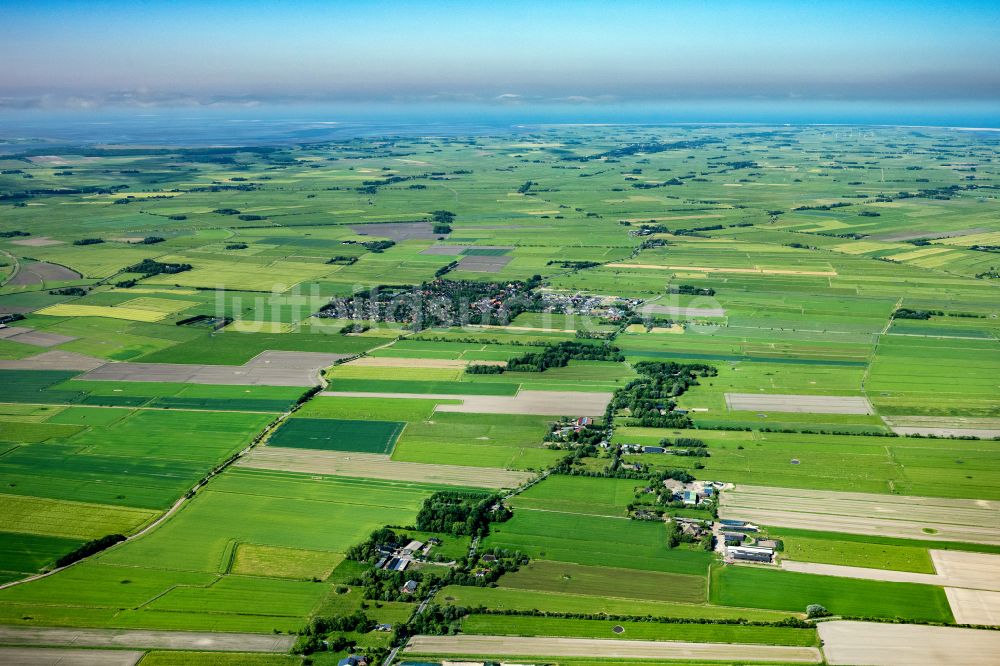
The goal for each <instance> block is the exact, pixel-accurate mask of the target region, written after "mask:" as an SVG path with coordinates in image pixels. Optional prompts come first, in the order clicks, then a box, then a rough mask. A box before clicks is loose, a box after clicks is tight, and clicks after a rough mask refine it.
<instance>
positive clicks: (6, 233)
mask: <svg viewBox="0 0 1000 666" xmlns="http://www.w3.org/2000/svg"><path fill="white" fill-rule="evenodd" d="M30 235H31V234H30V233H28V232H27V231H20V230H17V229H15V230H14V231H0V238H16V237H17V236H30Z"/></svg>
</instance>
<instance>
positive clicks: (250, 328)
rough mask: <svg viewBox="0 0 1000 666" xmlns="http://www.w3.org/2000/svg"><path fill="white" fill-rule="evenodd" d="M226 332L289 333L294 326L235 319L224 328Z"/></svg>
mask: <svg viewBox="0 0 1000 666" xmlns="http://www.w3.org/2000/svg"><path fill="white" fill-rule="evenodd" d="M226 330H227V331H235V332H237V333H291V332H293V331H294V330H295V324H288V323H285V322H280V321H249V320H245V319H237V320H236V321H234V322H233V323H231V324H230V325H229V326H227V327H226Z"/></svg>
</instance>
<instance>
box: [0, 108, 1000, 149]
mask: <svg viewBox="0 0 1000 666" xmlns="http://www.w3.org/2000/svg"><path fill="white" fill-rule="evenodd" d="M561 124H611V125H619V124H629V125H671V124H748V125H783V124H789V125H808V124H833V125H852V126H857V125H901V126H926V127H935V126H937V127H961V128H977V129H990V128H1000V102H947V103H945V102H936V103H921V104H916V103H893V104H889V103H867V102H866V103H863V102H800V101H795V100H784V101H780V102H776V101H767V102H765V101H713V102H655V103H646V104H643V103H629V104H587V105H577V106H574V105H539V104H523V105H520V104H507V105H500V104H498V105H487V104H481V105H461V104H437V105H435V104H429V103H424V104H327V105H292V104H288V105H261V106H252V107H235V106H220V107H194V108H190V107H185V108H144V109H134V108H129V109H120V108H119V109H108V110H102V111H95V110H80V111H66V110H59V111H52V110H45V109H29V110H16V111H13V110H4V111H0V153H8V154H9V153H15V152H20V151H24V150H37V149H39V148H41V147H44V146H47V145H50V146H53V147H58V146H66V145H79V144H84V145H87V144H90V145H148V146H166V145H189V146H194V145H202V146H205V145H218V146H233V145H266V144H276V145H278V144H290V143H309V142H323V141H334V140H343V139H348V138H352V137H375V136H415V135H438V136H441V135H486V134H501V133H503V134H507V133H510V132H531V131H537V130H538V129H539V127H541V126H551V125H561Z"/></svg>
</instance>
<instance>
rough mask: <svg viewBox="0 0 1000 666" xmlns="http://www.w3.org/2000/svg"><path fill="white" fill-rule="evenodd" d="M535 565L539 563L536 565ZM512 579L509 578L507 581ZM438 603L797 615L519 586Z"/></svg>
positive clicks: (454, 592)
mask: <svg viewBox="0 0 1000 666" xmlns="http://www.w3.org/2000/svg"><path fill="white" fill-rule="evenodd" d="M535 564H540V562H536V563H535ZM509 578H510V576H508V579H509ZM435 601H437V602H438V603H442V602H443V603H447V604H451V605H454V606H465V607H467V608H475V607H478V606H483V607H485V608H491V609H497V610H518V611H531V610H541V611H547V612H552V613H607V614H609V615H651V616H654V617H671V618H697V617H704V618H712V619H739V618H744V619H747V620H760V621H778V620H782V619H784V618H787V617H792V616H794V615H796V614H794V613H788V612H782V611H771V610H762V609H756V608H755V609H749V608H728V607H726V606H709V605H705V604H690V603H681V602H673V601H650V600H645V599H637V598H627V597H623V596H615V595H614V592H612V593H611V594H608V595H601V596H597V595H590V594H583V593H579V592H570V593H565V592H551V591H541V590H529V589H522V588H517V587H502V586H501V587H489V588H482V587H466V586H459V585H449V586H448V587H445V588H443V589H442V590H441V591H440V592H439V593H438V594H437V596H436V597H435Z"/></svg>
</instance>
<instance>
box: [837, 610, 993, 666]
mask: <svg viewBox="0 0 1000 666" xmlns="http://www.w3.org/2000/svg"><path fill="white" fill-rule="evenodd" d="M818 627H819V635H820V638H821V639H822V640H823V653H824V654H825V655H826V661H827V663H829V664H831V665H834V666H840V665H846V664H860V663H864V664H872V666H910V665H911V664H923V665H925V666H947V665H948V664H954V663H956V662H958V663H962V664H969V665H970V666H987V665H988V664H991V663H993V661H994V657H995V655H996V654H997V652H998V651H1000V636H998V635H997V633H996V632H995V631H982V630H976V629H958V628H953V627H925V626H919V625H896V624H879V623H868V622H849V621H843V620H838V621H834V622H821V623H820V624H819V625H818Z"/></svg>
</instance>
